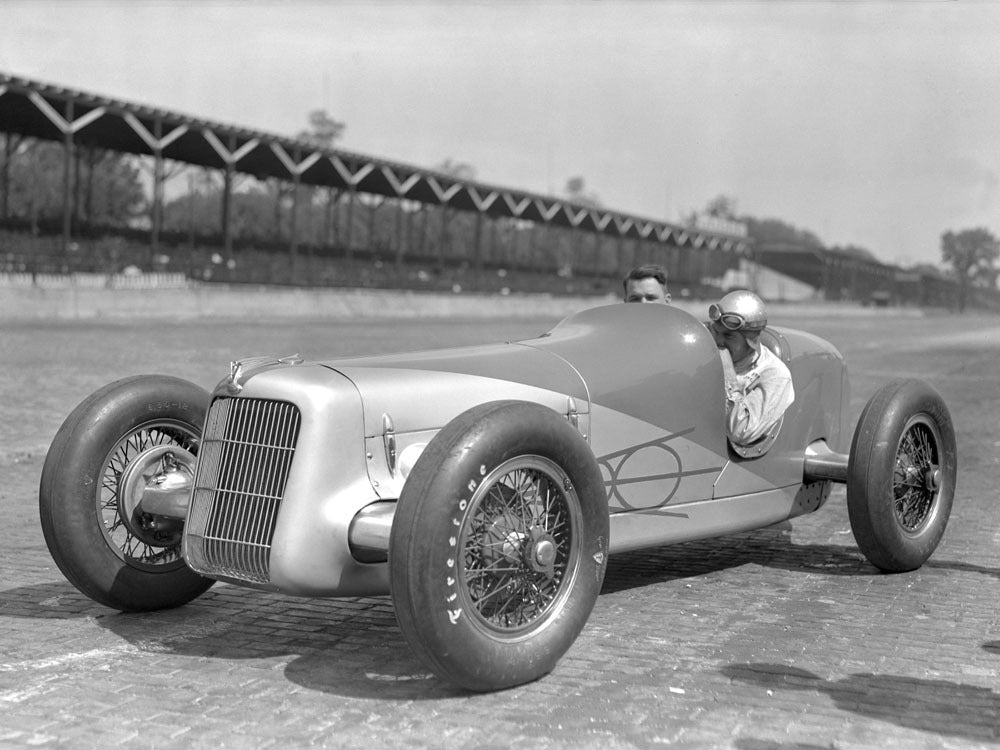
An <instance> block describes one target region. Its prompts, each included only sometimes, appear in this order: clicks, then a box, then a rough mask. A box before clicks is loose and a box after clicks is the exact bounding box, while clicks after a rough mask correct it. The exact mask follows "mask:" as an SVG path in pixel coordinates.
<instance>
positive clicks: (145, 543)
mask: <svg viewBox="0 0 1000 750" xmlns="http://www.w3.org/2000/svg"><path fill="white" fill-rule="evenodd" d="M197 446H198V435H197V434H195V432H194V431H193V430H191V428H190V427H188V426H186V425H184V424H181V423H179V422H174V421H169V420H165V421H160V422H153V423H149V424H145V425H142V426H141V427H139V428H138V429H136V430H134V431H132V432H129V433H128V434H126V435H124V436H123V437H122V438H121V440H119V441H118V443H117V444H116V445H115V446H114V448H112V449H111V451H110V452H109V453H108V457H107V458H106V459H105V461H104V471H103V474H102V477H101V482H100V487H99V489H98V492H97V498H96V500H97V511H98V514H99V515H100V518H101V524H102V529H101V530H102V532H103V533H104V537H105V539H106V541H107V543H108V546H109V547H110V548H111V549H112V550H113V551H114V552H115V553H116V554H117V555H118V556H119V557H120V558H121V559H122V560H124V561H125V562H127V563H128V564H129V565H133V566H136V567H140V568H142V567H157V566H183V564H184V563H183V560H182V558H181V539H182V534H183V523H182V522H179V521H177V520H175V519H167V518H164V517H162V516H153V515H150V514H149V513H143V512H142V511H141V509H140V508H139V507H138V502H137V500H138V498H137V497H134V495H135V494H136V492H141V489H142V487H141V485H142V484H143V483H144V482H145V481H146V480H147V479H148V477H150V476H151V475H152V474H154V473H156V471H157V470H158V469H159V468H160V467H161V466H162V456H163V455H165V453H164V451H163V450H162V449H164V448H173V449H176V451H177V452H178V453H182V454H183V455H186V456H189V457H191V458H193V457H194V456H195V455H197V452H198V447H197ZM169 455H171V456H172V455H174V454H173V453H169Z"/></svg>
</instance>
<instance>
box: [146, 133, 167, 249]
mask: <svg viewBox="0 0 1000 750" xmlns="http://www.w3.org/2000/svg"><path fill="white" fill-rule="evenodd" d="M153 141H154V142H155V143H156V144H157V145H156V146H155V147H154V148H153V206H152V209H153V210H152V216H151V217H150V230H149V231H150V235H149V244H150V247H152V249H153V255H156V254H158V253H159V252H160V232H161V231H162V230H163V180H164V176H163V148H162V147H161V146H160V145H159V144H160V143H162V141H163V118H162V117H160V116H159V115H157V117H156V120H154V122H153Z"/></svg>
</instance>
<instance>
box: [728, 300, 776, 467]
mask: <svg viewBox="0 0 1000 750" xmlns="http://www.w3.org/2000/svg"><path fill="white" fill-rule="evenodd" d="M708 316H709V318H710V323H709V330H710V331H711V332H712V335H713V336H714V337H715V344H716V346H717V347H719V356H720V357H721V359H722V370H723V378H724V382H725V389H726V433H727V436H728V438H729V442H730V444H731V445H732V446H733V450H735V451H736V452H737V453H738V454H740V455H741V456H744V457H751V456H759V455H761V454H763V453H764V452H765V451H766V450H767V449H768V448H770V447H771V445H772V444H773V443H774V440H775V438H776V437H777V436H778V431H779V430H780V429H781V423H782V420H783V418H784V414H785V410H786V409H787V408H788V407H789V405H791V403H792V402H793V401H794V400H795V390H794V388H793V387H792V375H791V373H790V372H789V371H788V367H786V366H785V363H784V362H782V361H781V359H779V358H778V356H777V355H776V354H775V353H774V352H772V351H771V350H770V349H768V348H767V347H766V346H762V345H761V343H760V334H761V331H763V330H764V327H765V326H766V325H767V310H766V309H765V307H764V302H763V300H761V298H760V297H758V296H757V295H756V294H754V293H753V292H750V291H746V290H739V291H735V292H730V293H729V294H727V295H725V296H724V297H723V298H722V299H721V300H719V301H718V302H717V303H715V304H713V305H711V306H710V307H709V308H708Z"/></svg>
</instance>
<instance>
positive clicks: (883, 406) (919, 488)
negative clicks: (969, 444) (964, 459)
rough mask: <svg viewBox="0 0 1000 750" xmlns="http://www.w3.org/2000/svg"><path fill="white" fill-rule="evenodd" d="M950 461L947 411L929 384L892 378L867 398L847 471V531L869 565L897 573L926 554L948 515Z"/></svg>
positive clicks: (952, 449)
mask: <svg viewBox="0 0 1000 750" xmlns="http://www.w3.org/2000/svg"><path fill="white" fill-rule="evenodd" d="M956 463H957V461H956V449H955V430H954V427H953V426H952V422H951V416H950V415H949V413H948V409H947V407H946V406H945V403H944V401H943V399H942V398H941V396H940V395H938V393H937V392H936V391H935V390H934V389H933V388H931V387H930V386H929V385H928V384H926V383H924V382H922V381H919V380H897V381H894V382H892V383H889V384H888V385H886V386H884V387H883V388H882V389H880V390H879V391H878V392H877V393H876V394H875V395H874V396H872V398H871V400H870V401H869V402H868V404H867V405H866V406H865V409H864V411H863V412H862V413H861V418H860V419H859V420H858V426H857V429H856V430H855V432H854V439H853V441H852V443H851V454H850V459H849V461H848V470H847V474H848V476H847V509H848V513H849V515H850V519H851V529H852V531H853V532H854V538H855V539H856V540H857V543H858V547H859V548H860V549H861V551H862V552H863V553H864V555H865V557H867V558H868V560H869V561H870V562H871V563H872V565H874V566H875V567H877V568H879V569H880V570H883V571H885V572H890V573H897V572H903V571H907V570H914V569H915V568H919V567H920V566H921V565H923V563H924V562H925V561H926V560H927V558H928V557H930V556H931V554H932V553H933V552H934V550H935V549H936V548H937V545H938V543H939V542H940V541H941V537H942V535H943V534H944V530H945V527H946V526H947V524H948V517H949V515H950V513H951V505H952V500H953V498H954V495H955V476H956Z"/></svg>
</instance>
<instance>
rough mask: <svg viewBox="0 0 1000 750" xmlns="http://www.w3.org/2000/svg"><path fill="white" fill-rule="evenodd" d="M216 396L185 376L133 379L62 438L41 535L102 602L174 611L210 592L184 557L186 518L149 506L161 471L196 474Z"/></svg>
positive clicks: (84, 406) (98, 395)
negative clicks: (145, 502)
mask: <svg viewBox="0 0 1000 750" xmlns="http://www.w3.org/2000/svg"><path fill="white" fill-rule="evenodd" d="M208 399H209V396H208V393H207V392H206V391H205V390H204V389H202V388H199V387H198V386H196V385H194V384H193V383H189V382H188V381H186V380H181V379H180V378H174V377H168V376H161V375H143V376H136V377H130V378H125V379H122V380H119V381H116V382H114V383H111V384H110V385H107V386H105V387H104V388H101V389H100V390H98V391H97V392H95V393H94V394H92V395H91V396H89V397H88V398H87V399H85V400H84V401H83V402H82V403H81V404H80V405H79V406H78V407H77V408H76V409H74V410H73V412H72V413H71V414H70V415H69V416H68V417H67V418H66V421H65V422H63V424H62V427H60V428H59V431H58V432H57V433H56V436H55V438H54V439H53V441H52V445H51V446H50V447H49V452H48V454H47V455H46V458H45V464H44V466H43V468H42V478H41V485H40V488H39V511H40V514H41V522H42V532H43V534H44V536H45V542H46V544H47V545H48V547H49V552H51V554H52V558H53V559H54V560H55V562H56V564H57V565H58V566H59V569H60V570H61V571H62V572H63V574H64V575H65V576H66V578H67V579H69V581H70V583H72V584H73V585H74V586H76V587H77V588H78V589H79V590H80V591H82V592H83V593H84V594H86V595H87V596H89V597H90V598H91V599H93V600H94V601H97V602H100V603H101V604H105V605H107V606H109V607H113V608H115V609H119V610H123V611H131V612H137V611H145V610H154V609H166V608H169V607H177V606H180V605H181V604H184V603H186V602H188V601H190V600H192V599H194V598H195V597H196V596H198V595H199V594H201V593H202V592H204V591H205V590H206V589H207V588H208V587H209V586H211V585H212V583H213V582H212V581H211V580H210V579H208V578H203V577H201V576H199V575H197V574H196V573H194V572H193V571H191V569H190V568H188V567H187V565H186V564H185V563H184V560H183V559H182V558H181V537H182V532H183V528H184V522H183V519H182V518H178V517H168V516H162V515H153V514H150V513H148V512H145V511H144V509H143V506H142V504H141V499H142V494H143V491H144V489H145V486H146V485H147V483H149V482H150V481H151V479H152V478H153V477H155V476H156V475H157V474H160V473H162V472H164V471H167V470H169V471H184V472H189V473H193V471H194V466H195V461H196V458H195V457H196V455H197V452H198V444H199V441H200V438H201V432H202V426H203V424H204V419H205V411H206V409H207V407H208Z"/></svg>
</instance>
